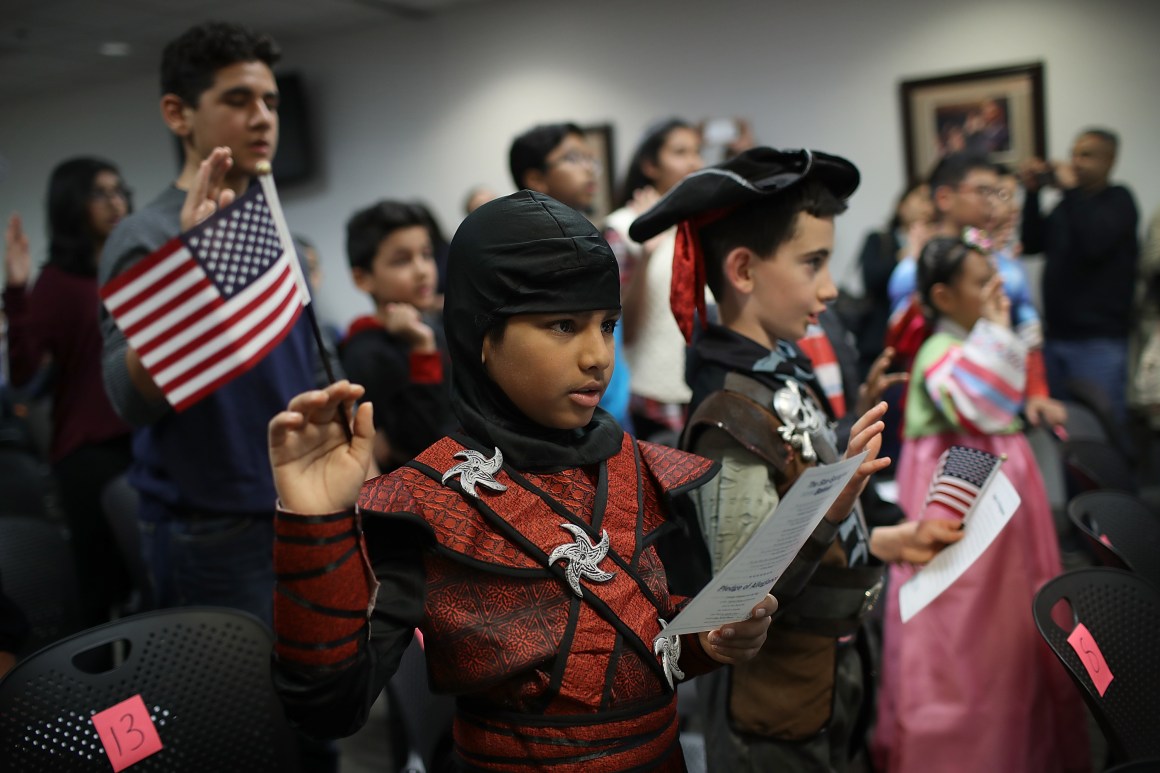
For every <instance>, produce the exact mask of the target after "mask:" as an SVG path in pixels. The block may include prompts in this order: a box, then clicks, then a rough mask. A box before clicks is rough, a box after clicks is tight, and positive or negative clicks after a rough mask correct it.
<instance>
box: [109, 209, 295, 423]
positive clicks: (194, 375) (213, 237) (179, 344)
mask: <svg viewBox="0 0 1160 773" xmlns="http://www.w3.org/2000/svg"><path fill="white" fill-rule="evenodd" d="M275 206H277V205H276V204H275ZM300 273H301V272H300V269H299V268H298V260H297V255H296V253H295V251H294V248H293V245H292V244H291V243H290V241H289V238H288V236H286V235H284V229H280V228H279V227H278V224H277V223H276V221H275V216H274V214H273V212H272V211H271V208H270V204H269V200H268V197H267V196H266V194H265V193H264V192H263V190H262V189H261V188H260V187H259V186H251V187H250V188H249V190H247V191H246V192H245V193H244V194H243V195H241V196H239V197H238V198H237V199H236V200H235V201H234V202H233V203H232V204H230V205H229V206H228V207H223V208H222V209H221V210H220V211H218V212H216V213H214V214H213V215H211V216H210V217H208V218H207V219H206V220H204V221H203V222H202V223H200V224H198V225H197V226H195V227H194V228H192V229H190V230H189V231H186V232H185V233H183V234H181V235H179V236H177V237H175V238H173V239H171V240H170V241H169V242H167V243H166V244H165V245H163V246H162V247H161V248H160V249H158V250H157V251H156V252H154V253H153V254H151V255H149V256H148V257H147V258H145V259H144V260H142V261H141V262H140V263H138V264H136V265H135V266H133V267H132V268H131V269H129V270H128V271H126V272H124V273H123V274H120V275H119V276H117V277H115V278H113V279H112V280H110V281H109V282H108V283H107V284H105V286H104V287H102V288H101V299H102V300H103V301H104V304H105V308H106V309H108V311H109V313H110V314H111V315H112V316H113V319H114V320H115V321H116V323H117V326H118V327H119V328H121V331H122V332H123V333H124V334H125V337H126V338H127V339H128V341H129V345H130V346H132V347H133V349H134V350H135V351H136V352H137V355H138V356H139V357H140V358H141V362H142V364H143V365H144V366H145V369H146V370H147V371H148V372H149V375H150V376H152V378H153V380H154V381H155V382H156V383H157V386H158V387H160V389H161V390H162V392H164V393H165V397H166V399H167V400H168V401H169V402H170V404H172V405H173V407H174V408H175V409H176V410H178V411H181V410H184V409H185V408H188V407H189V406H191V405H193V404H194V403H196V402H197V401H198V400H200V399H202V398H203V397H205V396H206V395H208V394H210V393H212V392H213V391H214V390H216V389H218V388H219V387H221V386H222V385H223V384H226V383H228V382H229V381H231V380H232V379H234V378H236V377H237V376H239V375H241V374H242V373H244V372H246V371H247V370H249V369H250V368H252V367H253V366H254V365H256V364H257V363H258V362H260V361H261V360H262V358H263V357H265V356H266V354H267V353H268V352H269V351H270V350H271V349H273V348H274V347H275V346H277V345H278V344H279V343H280V342H281V341H282V339H283V338H285V337H286V335H287V334H288V333H289V332H290V330H291V328H293V326H294V323H295V322H296V321H297V319H298V315H299V314H300V313H301V312H302V308H303V307H304V306H305V305H306V304H307V303H309V296H308V294H307V293H306V291H305V286H304V283H303V282H302V280H301V277H300Z"/></svg>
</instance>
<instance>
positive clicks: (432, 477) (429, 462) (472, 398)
mask: <svg viewBox="0 0 1160 773" xmlns="http://www.w3.org/2000/svg"><path fill="white" fill-rule="evenodd" d="M449 266H450V269H449V272H448V285H447V299H446V306H445V308H444V312H445V315H446V320H447V330H448V334H449V339H448V344H449V351H450V355H451V361H452V365H453V368H452V371H451V379H452V397H453V400H452V404H453V406H454V410H455V413H456V415H457V416H458V418H459V420H460V422H461V425H462V427H463V432H462V433H458V434H456V435H454V436H451V437H445V438H443V439H441V440H440V441H438V442H437V443H435V444H434V445H433V446H431V447H430V448H428V449H427V450H426V451H424V452H423V453H422V454H420V455H419V457H418V458H417V459H415V460H414V461H412V462H410V463H409V464H408V465H406V466H404V467H402V468H400V469H398V470H396V471H395V472H394V473H392V474H390V475H387V476H383V477H379V478H376V479H374V480H371V481H368V482H367V483H366V484H365V485H363V480H364V478H365V474H366V468H367V463H368V461H369V458H370V446H371V440H372V436H373V429H372V417H371V407H370V406H369V405H366V404H364V405H362V406H360V407H359V409H358V411H357V413H356V415H355V417H354V424H353V430H354V440H353V441H352V442H351V443H350V444H348V442H347V440H346V436H345V434H344V430H343V428H342V427H341V426H340V425H339V424H338V423H337V420H336V416H337V414H338V409H339V406H340V405H343V404H345V405H347V406H350V405H351V404H352V401H353V400H355V399H357V398H358V397H360V396H361V394H362V389H361V388H360V387H357V386H353V385H351V384H350V383H348V382H345V381H344V382H340V383H338V384H335V385H332V386H331V387H329V388H328V389H326V390H325V391H315V392H306V393H304V394H301V395H298V396H297V397H295V398H294V399H293V400H292V401H291V402H290V407H289V410H288V411H284V412H282V413H280V414H279V415H278V416H276V417H275V418H274V419H273V420H272V421H271V423H270V455H271V460H272V463H273V467H274V476H275V480H276V483H277V487H278V494H279V497H280V503H281V508H282V509H281V510H280V511H279V516H278V519H277V528H278V534H277V537H276V540H275V548H274V554H275V564H276V566H277V569H278V573H279V574H278V576H279V580H280V583H279V587H278V591H277V593H276V594H275V630H276V633H277V636H278V641H277V645H276V650H275V652H276V657H275V662H274V675H275V676H274V678H275V685H276V686H277V688H278V690H279V692H280V694H281V697H282V700H283V703H284V704H285V706H286V709H287V714H288V715H289V716H290V718H291V719H292V720H293V721H294V722H295V723H296V724H298V725H299V726H300V727H302V728H303V729H304V730H306V731H308V732H311V733H313V734H315V735H322V736H336V735H345V734H349V733H350V732H353V731H354V730H355V729H356V728H357V727H358V726H360V725H361V724H363V723H364V722H365V720H366V716H367V712H368V710H369V708H370V705H371V703H372V702H373V701H374V700H375V697H376V696H377V695H378V694H379V692H380V691H381V690H382V687H383V685H384V684H385V683H386V681H387V680H388V679H389V678H390V676H391V674H392V673H393V672H394V670H395V669H396V668H397V666H398V663H399V658H400V657H401V655H402V653H403V650H404V649H405V648H406V647H407V644H408V643H409V641H410V639H411V636H412V633H413V631H414V629H415V627H416V626H418V627H419V629H420V630H421V631H422V633H423V637H424V639H423V640H424V644H425V650H426V657H427V663H428V673H429V678H430V680H431V683H432V687H433V688H434V689H435V690H436V691H437V692H446V693H451V694H454V695H456V696H457V699H458V700H457V717H456V721H455V749H456V754H457V756H458V762H459V763H460V764H461V765H463V766H465V767H467V768H469V769H471V770H495V771H532V770H540V769H544V768H548V767H551V768H552V770H555V771H587V770H593V769H599V770H601V771H627V770H649V771H680V770H684V760H683V758H682V755H681V747H680V743H679V740H678V733H677V715H676V691H675V683H676V680H677V679H682V678H685V677H686V676H689V677H691V676H694V675H695V674H698V673H703V672H704V671H707V670H709V669H711V668H714V667H716V666H718V665H719V664H722V663H733V662H737V661H740V660H744V659H747V658H749V657H752V656H753V654H754V653H755V652H756V651H757V649H758V648H759V647H760V646H761V643H762V642H763V641H764V640H765V630H766V628H767V627H768V625H769V615H770V614H772V612H773V611H774V609H775V608H776V604H775V603H774V601H773V599H772V597H768V596H767V597H766V600H765V601H763V602H762V603H761V604H760V605H759V606H757V607H755V608H754V610H753V612H752V616H751V618H750V619H749V620H747V621H745V622H741V623H735V624H732V625H729V626H726V627H725V628H724V629H723V630H718V631H713V632H710V633H708V634H700V635H688V636H680V637H678V636H672V637H662V636H661V634H662V632H663V630H664V626H665V624H666V623H665V621H667V620H672V619H673V615H675V614H676V612H677V611H678V609H679V607H680V605H681V600H680V599H679V598H677V597H673V596H670V594H669V592H668V588H667V585H666V576H665V567H664V565H663V564H662V563H661V561H660V559H659V558H658V557H657V554H656V552H655V550H654V549H653V547H652V544H653V542H654V541H655V539H656V537H657V536H658V534H659V532H660V531H661V530H662V529H664V528H665V527H666V525H667V524H666V522H667V519H668V517H669V508H670V499H671V497H673V496H676V495H678V494H680V493H681V492H684V491H687V490H690V489H693V488H696V487H697V486H700V485H702V484H703V483H704V482H705V481H706V480H707V479H709V478H710V477H712V475H713V474H714V473H715V471H716V468H715V465H713V464H712V463H711V462H709V461H707V460H705V459H700V458H698V457H695V456H691V455H689V454H685V453H683V452H680V451H677V450H675V449H671V448H664V447H661V446H656V445H652V444H649V443H644V442H638V441H636V440H634V439H633V438H632V437H630V436H628V435H626V434H625V433H624V431H623V430H622V429H621V428H620V426H619V425H618V424H617V423H616V421H615V420H613V419H612V417H611V416H610V415H609V414H608V413H607V412H605V411H604V410H603V409H600V408H598V407H597V403H598V401H599V400H600V396H601V393H602V392H603V391H604V389H605V387H606V386H607V385H608V381H609V378H610V376H611V373H612V368H613V362H614V358H613V340H612V333H613V329H614V328H615V326H616V322H617V319H618V318H619V316H620V280H619V277H618V275H617V268H616V259H615V257H614V256H613V254H612V250H611V249H609V247H608V244H607V243H606V242H605V241H604V240H603V239H602V238H600V234H599V233H598V232H597V230H596V229H595V227H594V226H592V224H591V223H589V222H588V221H587V220H586V219H585V218H584V217H583V216H582V215H580V214H579V213H578V212H576V211H575V210H573V209H570V208H568V207H566V206H563V205H562V204H560V203H559V202H557V201H555V200H553V199H550V198H548V197H546V196H543V195H540V194H535V193H532V192H530V191H521V192H519V193H516V194H513V195H512V196H508V197H505V198H502V199H497V200H495V201H492V202H489V203H487V204H484V205H483V206H481V207H480V208H479V209H477V210H476V211H475V212H474V213H472V214H471V215H469V216H468V218H467V219H466V220H465V221H464V222H463V224H462V225H461V226H460V228H459V231H458V232H457V233H456V235H455V238H454V239H453V240H452V243H451V250H450V257H449ZM356 505H357V507H356ZM658 637H660V638H658Z"/></svg>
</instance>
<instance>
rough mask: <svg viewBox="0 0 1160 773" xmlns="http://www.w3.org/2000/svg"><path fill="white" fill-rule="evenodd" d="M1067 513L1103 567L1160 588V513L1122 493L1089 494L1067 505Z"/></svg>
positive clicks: (1100, 492) (1097, 492)
mask: <svg viewBox="0 0 1160 773" xmlns="http://www.w3.org/2000/svg"><path fill="white" fill-rule="evenodd" d="M1067 514H1068V517H1069V518H1071V522H1072V523H1074V524H1075V526H1076V528H1077V529H1079V531H1080V534H1082V535H1083V536H1084V539H1085V540H1087V543H1088V545H1089V546H1090V547H1091V549H1092V552H1093V553H1095V556H1096V558H1097V559H1098V560H1099V562H1100V563H1101V564H1103V565H1104V566H1111V567H1115V568H1117V569H1126V570H1128V571H1131V572H1135V573H1136V574H1138V575H1140V576H1141V577H1143V578H1144V579H1146V580H1148V581H1150V582H1152V583H1153V584H1154V585H1155V586H1156V588H1157V589H1160V513H1157V512H1156V511H1155V510H1153V509H1152V508H1151V507H1149V506H1148V505H1147V504H1146V503H1145V502H1143V501H1141V500H1140V499H1137V498H1136V497H1134V496H1132V495H1131V494H1126V493H1124V492H1122V491H1089V492H1087V493H1086V494H1080V495H1079V496H1078V497H1076V498H1075V499H1073V500H1071V502H1069V503H1068V505H1067Z"/></svg>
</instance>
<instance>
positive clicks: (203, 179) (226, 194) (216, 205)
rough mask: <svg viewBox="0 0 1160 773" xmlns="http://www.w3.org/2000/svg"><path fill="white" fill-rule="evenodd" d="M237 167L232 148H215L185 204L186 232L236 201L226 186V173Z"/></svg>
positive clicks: (184, 226)
mask: <svg viewBox="0 0 1160 773" xmlns="http://www.w3.org/2000/svg"><path fill="white" fill-rule="evenodd" d="M233 165H234V159H233V156H232V155H231V154H230V149H229V148H224V147H223V148H214V149H213V151H212V152H210V154H209V156H207V157H206V159H205V160H204V161H202V162H201V165H200V166H199V167H198V168H197V177H195V178H194V180H193V185H191V186H190V188H189V190H188V191H186V194H185V203H184V204H182V205H181V231H182V233H184V232H186V231H188V230H189V229H190V228H193V227H194V226H195V225H197V224H198V223H200V222H201V221H202V220H205V219H206V218H207V217H209V216H210V215H212V214H213V213H214V212H217V211H218V210H219V209H221V208H223V207H228V206H229V205H230V204H232V203H233V201H234V191H233V189H232V188H229V187H228V186H227V185H226V173H227V172H229V171H230V168H231V167H232V166H233Z"/></svg>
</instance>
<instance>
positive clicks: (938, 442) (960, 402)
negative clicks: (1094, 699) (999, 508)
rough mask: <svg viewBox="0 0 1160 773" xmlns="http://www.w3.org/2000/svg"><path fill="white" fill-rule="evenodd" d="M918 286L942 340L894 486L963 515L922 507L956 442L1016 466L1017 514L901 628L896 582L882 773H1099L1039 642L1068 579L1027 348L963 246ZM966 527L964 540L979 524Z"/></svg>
mask: <svg viewBox="0 0 1160 773" xmlns="http://www.w3.org/2000/svg"><path fill="white" fill-rule="evenodd" d="M918 289H919V292H920V293H921V296H922V300H923V303H924V305H925V306H926V309H927V313H928V314H931V315H932V316H933V320H932V322H933V325H932V329H933V333H932V334H931V335H930V337H929V338H928V339H927V340H926V341H925V342H924V343H923V345H922V347H921V348H920V349H919V352H918V355H917V357H916V358H915V363H914V368H913V370H912V372H911V377H910V387H909V394H908V397H907V404H906V417H905V440H904V443H903V448H902V454H901V459H900V461H899V467H898V474H897V480H898V483H899V492H900V502H899V504H900V505H901V506H902V509H903V511H904V512H905V513H906V516H907V518H908V519H911V520H922V519H927V518H946V517H950V516H959V513H956V512H954V511H952V510H951V509H950V508H947V507H945V506H943V505H940V504H937V503H932V504H929V505H928V504H925V498H926V493H927V490H928V488H929V484H930V480H931V477H932V476H933V475H934V472H935V466H936V464H937V462H938V459H939V457H940V456H941V455H942V453H943V452H944V451H946V450H947V448H949V447H950V446H952V445H962V446H969V447H972V448H978V449H981V450H984V451H988V452H990V453H992V454H996V455H1006V461H1005V462H1004V463H1003V467H1002V469H1003V472H1004V473H1005V474H1006V475H1007V477H1008V478H1010V479H1011V481H1012V482H1013V483H1014V484H1015V487H1016V488H1017V489H1018V491H1019V495H1020V497H1021V498H1022V503H1021V504H1020V507H1019V510H1018V511H1017V512H1016V513H1015V515H1014V517H1013V518H1012V519H1011V521H1010V523H1008V524H1007V526H1006V527H1005V528H1004V529H1003V531H1002V532H1001V533H1000V534H999V536H998V538H997V539H996V540H995V542H994V543H992V545H991V546H990V547H988V548H987V550H986V552H985V553H984V554H983V555H982V556H981V557H980V558H979V560H978V561H977V562H976V563H975V564H974V565H973V566H972V567H971V568H970V569H968V570H967V571H966V573H965V574H963V576H962V577H960V578H959V579H958V580H957V581H956V582H955V583H954V584H953V585H952V586H951V587H950V588H949V589H947V590H946V591H945V592H944V593H943V594H942V595H941V596H939V597H938V598H937V599H935V601H934V602H932V603H931V604H930V605H929V606H928V607H926V608H925V609H923V610H922V611H921V612H919V613H918V614H916V615H915V616H914V617H913V618H911V619H910V620H909V621H908V622H906V623H905V624H903V623H902V621H901V618H900V617H899V609H898V588H899V586H901V585H902V583H904V582H905V581H906V580H908V579H909V578H910V577H911V576H912V575H913V574H914V571H915V569H914V568H912V567H908V566H903V565H895V566H893V567H891V570H890V573H891V575H890V577H891V579H890V583H891V585H890V588H891V590H890V593H889V596H888V599H887V605H886V619H885V634H884V645H883V663H882V682H881V691H880V694H879V709H878V711H879V713H878V727H877V730H876V733H875V738H874V755H875V759H876V762H877V766H878V769H879V770H883V771H891V773H909V772H910V771H923V772H924V773H925V772H926V771H936V770H937V771H943V770H946V771H959V770H961V771H987V773H1026V772H1027V771H1036V772H1037V773H1051V772H1053V771H1081V770H1088V769H1089V760H1088V750H1087V749H1088V747H1087V734H1086V726H1085V722H1084V715H1083V709H1082V706H1081V702H1080V696H1079V694H1078V692H1077V691H1076V690H1075V688H1074V687H1073V686H1072V684H1071V683H1070V682H1069V680H1068V678H1067V675H1066V673H1065V672H1064V670H1063V667H1062V666H1061V665H1060V664H1059V663H1058V662H1057V661H1056V659H1055V657H1054V656H1053V655H1052V653H1051V651H1050V650H1049V649H1048V647H1047V646H1046V644H1045V643H1044V642H1043V641H1042V640H1041V639H1040V637H1039V634H1038V632H1037V631H1036V628H1035V623H1034V620H1033V619H1032V615H1031V602H1032V598H1033V597H1034V595H1035V592H1036V591H1037V590H1038V589H1039V587H1040V586H1041V585H1042V584H1043V583H1044V582H1046V581H1047V580H1049V579H1051V578H1052V577H1055V576H1056V575H1058V574H1060V572H1061V571H1062V569H1061V566H1060V559H1059V548H1058V543H1057V541H1056V534H1055V527H1054V524H1053V521H1052V516H1051V508H1050V506H1049V505H1048V502H1047V495H1046V492H1045V490H1044V487H1043V479H1042V478H1041V477H1040V474H1039V468H1038V466H1037V465H1036V461H1035V458H1034V457H1033V456H1032V453H1031V449H1030V447H1029V445H1028V444H1027V441H1026V439H1025V438H1024V436H1023V434H1022V432H1021V429H1022V426H1021V423H1020V420H1019V417H1018V413H1019V410H1020V407H1021V405H1022V402H1023V395H1024V389H1025V384H1026V365H1025V364H1026V361H1027V357H1026V355H1027V352H1026V346H1025V344H1024V343H1022V342H1021V341H1020V339H1019V337H1018V336H1017V335H1015V333H1014V332H1013V331H1012V330H1011V321H1010V320H1011V315H1010V301H1009V300H1008V299H1007V298H1006V296H1005V295H1004V293H1003V287H1002V280H1001V278H1000V277H999V275H998V274H997V273H996V271H995V267H994V264H993V261H992V260H990V258H989V257H988V256H987V254H986V253H985V252H984V251H983V250H982V249H981V248H979V247H975V246H973V245H971V244H968V243H966V242H964V241H960V240H958V239H952V238H939V239H935V240H933V241H932V242H930V243H929V244H927V246H926V248H925V249H924V250H923V252H922V255H921V257H920V258H919V265H918ZM968 528H969V527H968Z"/></svg>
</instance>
